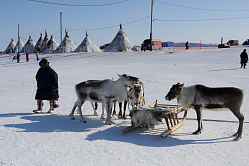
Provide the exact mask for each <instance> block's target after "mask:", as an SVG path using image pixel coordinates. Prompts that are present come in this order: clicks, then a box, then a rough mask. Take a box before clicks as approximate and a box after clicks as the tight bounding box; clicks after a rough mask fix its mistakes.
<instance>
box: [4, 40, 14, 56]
mask: <svg viewBox="0 0 249 166" xmlns="http://www.w3.org/2000/svg"><path fill="white" fill-rule="evenodd" d="M15 46H16V42H15V41H14V40H13V38H12V39H11V42H10V44H9V45H8V47H7V48H6V50H5V53H7V54H9V53H14V52H15Z"/></svg>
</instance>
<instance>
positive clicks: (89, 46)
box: [74, 34, 102, 52]
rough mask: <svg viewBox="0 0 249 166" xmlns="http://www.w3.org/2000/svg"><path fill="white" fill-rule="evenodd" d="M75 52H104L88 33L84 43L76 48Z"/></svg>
mask: <svg viewBox="0 0 249 166" xmlns="http://www.w3.org/2000/svg"><path fill="white" fill-rule="evenodd" d="M74 52H102V51H101V50H100V49H99V47H97V46H96V45H95V44H94V43H93V42H92V40H91V39H90V38H89V37H88V34H86V37H85V39H84V40H83V41H82V43H81V44H80V45H79V47H77V48H76V49H75V51H74Z"/></svg>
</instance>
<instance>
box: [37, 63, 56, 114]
mask: <svg viewBox="0 0 249 166" xmlns="http://www.w3.org/2000/svg"><path fill="white" fill-rule="evenodd" d="M39 65H40V68H39V70H38V72H37V74H36V81H37V91H36V95H35V99H36V100H37V110H34V111H33V112H34V113H42V105H43V104H42V100H48V101H49V103H50V109H49V111H48V112H47V113H54V108H56V107H58V105H57V104H55V101H56V100H58V98H59V94H58V75H57V73H56V72H55V71H54V70H53V69H52V68H51V67H50V66H49V62H48V60H47V59H42V60H41V61H40V62H39Z"/></svg>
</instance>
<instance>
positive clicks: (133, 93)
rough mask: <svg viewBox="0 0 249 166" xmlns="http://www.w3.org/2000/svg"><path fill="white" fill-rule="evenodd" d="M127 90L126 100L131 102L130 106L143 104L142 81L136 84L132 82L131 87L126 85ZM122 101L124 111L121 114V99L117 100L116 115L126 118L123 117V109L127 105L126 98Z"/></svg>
mask: <svg viewBox="0 0 249 166" xmlns="http://www.w3.org/2000/svg"><path fill="white" fill-rule="evenodd" d="M127 91H128V100H129V102H130V103H131V106H132V108H133V107H137V106H144V105H145V100H144V84H143V83H142V82H139V83H137V84H134V85H133V86H132V87H127ZM123 101H124V113H123V114H122V101H121V102H120V101H119V103H118V104H119V113H118V117H119V118H123V119H126V117H125V111H126V107H127V103H128V101H127V98H125V99H123ZM113 112H116V111H115V104H114V111H113Z"/></svg>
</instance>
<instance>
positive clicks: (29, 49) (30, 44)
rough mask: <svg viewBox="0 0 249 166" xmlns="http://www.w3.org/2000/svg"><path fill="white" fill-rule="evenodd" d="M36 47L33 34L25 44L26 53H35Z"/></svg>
mask: <svg viewBox="0 0 249 166" xmlns="http://www.w3.org/2000/svg"><path fill="white" fill-rule="evenodd" d="M34 48H35V42H34V41H33V39H32V38H31V36H29V40H28V41H27V43H26V44H25V45H24V53H29V54H32V53H34Z"/></svg>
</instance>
